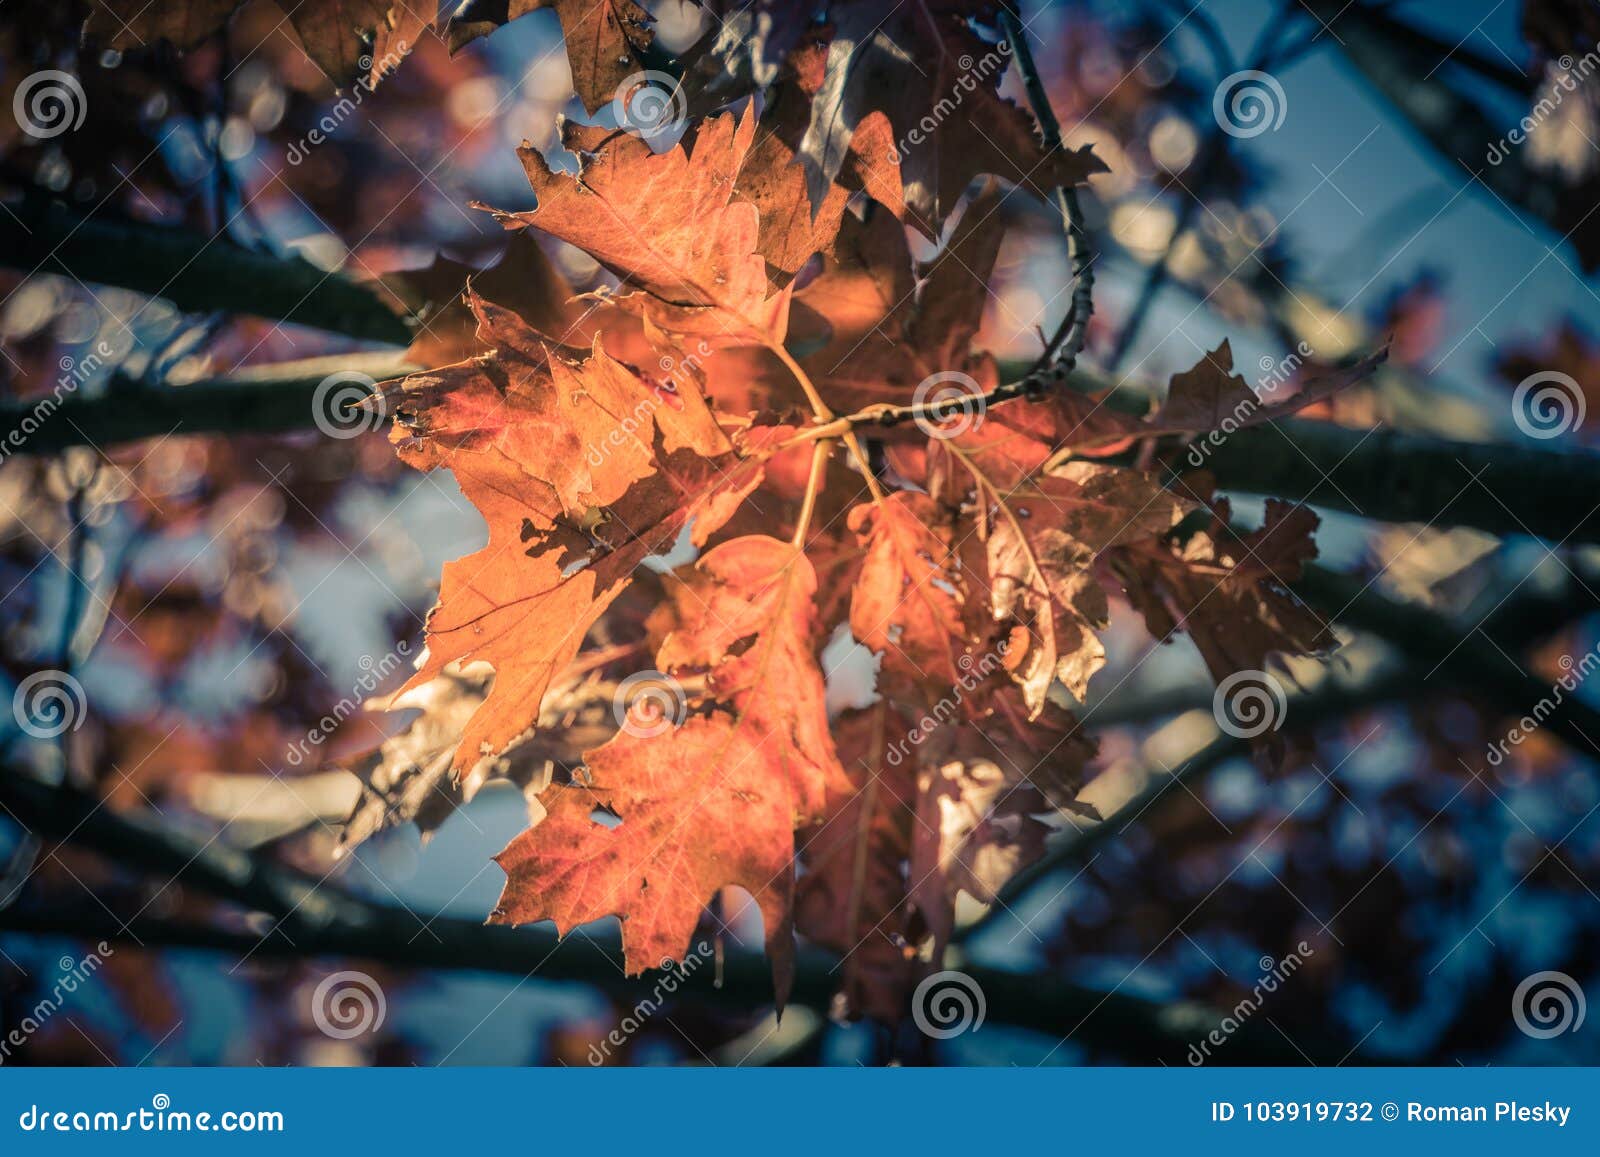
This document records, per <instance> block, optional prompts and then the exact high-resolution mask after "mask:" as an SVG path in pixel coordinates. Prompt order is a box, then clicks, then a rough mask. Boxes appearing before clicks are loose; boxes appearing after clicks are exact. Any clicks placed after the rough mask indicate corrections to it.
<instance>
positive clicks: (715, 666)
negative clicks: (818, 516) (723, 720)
mask: <svg viewBox="0 0 1600 1157" xmlns="http://www.w3.org/2000/svg"><path fill="white" fill-rule="evenodd" d="M816 597H817V579H816V573H815V571H814V569H813V568H812V565H811V562H810V560H809V559H807V558H806V556H805V555H804V554H803V553H801V552H800V551H799V550H797V549H796V548H795V547H794V546H792V545H790V544H788V543H785V542H780V541H779V540H777V539H775V538H768V537H765V536H763V535H747V536H745V537H743V538H736V539H733V540H731V541H729V542H725V543H722V544H720V545H719V546H717V547H715V548H714V549H712V550H711V551H709V552H707V554H706V555H705V556H704V557H703V558H701V559H700V561H699V562H697V563H696V564H695V566H694V572H693V574H692V576H691V577H690V579H689V580H688V581H686V582H684V583H680V584H678V585H677V586H676V587H675V588H674V589H673V591H672V600H673V605H674V608H675V610H676V624H677V625H676V627H675V629H674V630H673V631H672V633H671V634H669V635H668V636H667V637H666V639H665V640H664V641H663V642H662V644H661V649H660V651H659V652H658V653H657V655H656V661H657V663H658V664H660V666H661V669H662V670H664V671H666V672H668V673H669V674H672V675H674V676H677V677H680V678H684V677H691V676H704V677H705V678H706V680H707V687H708V692H707V693H708V694H711V695H714V696H715V697H716V700H717V701H718V702H720V703H725V704H727V705H728V706H729V707H730V708H731V709H732V710H733V711H734V712H735V713H736V714H737V716H738V720H739V723H740V725H741V726H745V725H748V726H751V727H754V728H756V729H757V730H759V731H760V732H762V734H763V735H764V736H765V737H766V738H765V740H764V742H766V743H767V744H768V745H769V747H770V749H771V750H770V753H769V756H768V757H769V759H770V760H771V761H772V762H773V764H774V765H775V766H776V767H777V768H779V769H781V771H782V773H783V774H784V775H785V776H786V777H787V779H788V781H789V786H790V790H791V794H792V798H793V799H794V801H795V808H796V817H797V819H799V820H802V821H804V820H809V819H812V818H815V817H816V816H818V815H820V814H822V811H823V808H824V807H825V805H826V794H827V789H828V787H829V785H830V784H833V785H838V784H839V783H840V781H841V779H842V775H843V773H842V771H841V769H840V767H839V757H838V754H837V753H836V752H835V750H834V746H833V739H832V736H831V734H830V733H829V728H828V715H827V704H826V699H825V689H824V686H823V679H822V671H821V669H820V668H819V667H818V665H817V659H816V656H815V653H814V651H815V647H816V645H817V639H816V635H817V629H816V610H815V603H816Z"/></svg>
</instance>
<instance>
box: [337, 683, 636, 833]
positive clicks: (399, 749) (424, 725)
mask: <svg viewBox="0 0 1600 1157" xmlns="http://www.w3.org/2000/svg"><path fill="white" fill-rule="evenodd" d="M493 682H494V671H493V670H492V669H491V668H490V667H489V666H488V664H486V663H485V664H475V665H469V667H468V669H467V670H464V671H458V670H455V669H448V670H446V671H445V672H444V673H443V674H441V675H440V676H439V677H438V678H436V679H433V680H432V681H430V682H428V683H424V684H423V685H422V686H420V687H416V688H414V689H412V690H411V691H409V692H406V693H404V694H397V695H393V696H385V697H383V698H380V699H376V700H369V701H367V702H366V703H365V704H363V706H364V707H365V708H366V710H368V711H374V712H402V713H403V712H414V713H415V716H416V717H415V718H414V719H413V720H412V721H411V722H410V723H409V724H408V725H407V726H406V727H405V728H404V729H403V730H402V731H400V732H398V733H397V734H395V735H393V736H391V737H389V738H388V739H386V740H384V742H383V743H382V744H380V745H379V746H378V747H377V748H375V749H374V750H372V751H369V752H366V753H364V754H363V755H361V757H360V758H359V759H356V760H355V761H353V762H352V763H350V764H349V767H348V770H349V771H350V772H351V774H353V775H355V776H356V777H357V778H358V779H359V780H360V781H361V794H360V796H359V797H358V798H357V800H356V802H355V805H354V806H353V807H352V808H351V812H350V815H349V816H348V817H347V818H346V820H345V821H344V824H343V825H342V826H341V827H340V829H339V847H340V851H341V852H342V851H346V850H348V849H350V848H353V847H355V846H356V845H358V844H361V843H363V842H365V841H366V840H367V839H370V838H371V837H372V836H374V835H376V834H377V833H379V832H381V831H384V830H386V829H388V828H392V827H395V826H397V825H399V824H403V823H414V824H416V826H417V831H418V833H419V834H420V835H421V837H422V842H423V843H427V841H428V840H429V838H430V837H431V836H432V835H433V833H434V832H435V831H436V830H437V829H438V827H439V826H440V825H441V824H442V823H444V821H445V820H447V819H449V818H450V816H452V815H454V814H455V812H456V809H457V808H460V807H463V806H465V805H466V804H468V803H470V802H471V801H472V799H473V798H474V797H475V796H476V795H477V793H478V791H479V790H480V789H481V788H482V787H483V786H484V784H486V783H488V782H489V781H491V780H503V781H508V782H510V783H511V784H513V785H514V786H515V787H516V788H517V789H518V790H520V791H521V792H522V793H523V796H524V798H525V799H526V801H527V804H528V818H529V823H530V824H536V823H538V822H539V821H540V820H541V819H542V818H543V816H544V814H545V812H544V807H543V805H542V804H540V803H539V798H538V797H539V794H540V793H541V792H543V791H544V790H545V789H546V788H548V787H549V786H550V783H551V779H552V776H553V774H554V773H555V771H556V770H557V769H558V767H557V765H558V762H559V764H560V765H561V767H562V769H563V770H570V769H571V768H572V767H575V766H577V765H579V764H580V763H581V753H582V751H583V749H584V748H585V747H586V746H591V745H596V744H598V743H600V742H601V741H603V740H604V739H605V738H607V737H608V736H609V735H610V734H611V730H612V726H608V725H614V720H613V718H612V705H611V698H610V697H609V696H607V697H606V698H605V700H604V702H603V703H601V704H596V703H595V702H594V701H593V700H591V699H588V698H586V697H585V696H584V695H583V694H582V691H581V688H574V689H572V691H571V692H570V693H568V694H566V695H562V694H561V693H560V692H559V691H555V692H553V693H552V694H551V695H550V696H548V697H547V702H546V704H545V709H544V712H543V715H542V716H541V718H540V720H539V722H540V725H541V727H544V726H546V725H553V724H556V723H558V722H559V723H560V724H561V726H560V727H559V728H558V729H555V730H554V731H545V732H541V734H540V735H538V736H535V737H534V738H533V739H531V740H528V741H526V742H523V743H520V744H518V745H517V746H516V747H514V748H513V749H512V750H511V751H509V752H507V753H506V755H505V756H504V757H502V758H495V759H483V760H480V761H478V763H477V764H476V765H475V766H474V767H473V768H472V770H471V771H469V772H468V773H467V774H466V775H462V776H458V775H456V774H455V773H454V762H455V754H456V749H457V748H458V747H459V746H460V745H461V735H462V732H463V731H464V730H465V729H466V726H467V723H468V722H469V721H470V720H471V719H472V717H473V716H474V715H475V714H477V712H478V709H479V708H480V707H482V706H483V701H484V699H485V697H486V696H487V695H488V693H489V688H490V686H491V685H492V684H493ZM552 700H553V702H552ZM597 708H598V709H597Z"/></svg>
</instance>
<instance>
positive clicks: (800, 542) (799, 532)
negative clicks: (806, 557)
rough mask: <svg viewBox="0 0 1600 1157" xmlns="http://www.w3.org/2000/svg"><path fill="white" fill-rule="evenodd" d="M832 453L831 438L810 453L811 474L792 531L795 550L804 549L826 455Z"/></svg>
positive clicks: (824, 472) (826, 468) (824, 471)
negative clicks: (797, 520) (797, 518)
mask: <svg viewBox="0 0 1600 1157" xmlns="http://www.w3.org/2000/svg"><path fill="white" fill-rule="evenodd" d="M832 453H833V439H832V438H823V439H822V440H820V441H819V442H818V443H817V445H816V448H815V449H814V450H812V451H811V473H810V475H809V476H808V477H807V478H806V496H805V499H804V501H803V502H802V503H801V505H800V520H799V522H798V523H797V524H796V526H795V529H794V548H795V549H796V550H804V549H805V545H806V532H807V531H808V530H810V529H811V515H812V514H813V513H814V512H815V511H816V509H817V493H818V492H819V491H820V490H821V489H822V479H823V477H824V476H825V475H826V474H827V472H828V455H830V454H832Z"/></svg>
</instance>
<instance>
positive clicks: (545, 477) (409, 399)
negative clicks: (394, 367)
mask: <svg viewBox="0 0 1600 1157" xmlns="http://www.w3.org/2000/svg"><path fill="white" fill-rule="evenodd" d="M469 301H470V304H471V306H472V309H473V311H474V313H475V315H476V316H477V318H478V321H479V337H480V339H481V340H482V341H483V342H485V344H488V345H491V346H493V347H495V350H494V352H493V353H492V354H489V355H486V356H484V357H482V358H479V359H476V360H473V361H470V362H464V363H460V364H458V365H454V366H447V367H445V368H443V369H440V370H437V371H433V372H431V373H426V374H418V375H415V376H413V377H410V378H406V379H404V380H403V381H401V382H400V383H399V384H398V386H397V387H395V388H394V389H393V390H391V391H390V398H391V401H392V403H393V405H394V407H395V409H396V417H397V425H396V429H395V432H394V434H393V436H392V440H393V441H394V443H395V445H396V447H397V449H398V451H399V453H400V456H401V458H402V459H404V460H405V461H406V462H408V463H409V464H411V465H413V466H416V467H417V468H419V469H431V468H435V467H447V468H449V469H450V470H451V471H452V472H453V473H454V474H455V476H456V480H457V482H458V483H459V484H460V486H461V489H462V492H463V493H464V494H465V495H466V497H467V499H468V500H469V501H470V502H472V504H473V505H474V506H476V507H477V508H478V511H479V512H480V513H481V514H482V515H483V517H484V521H485V522H486V523H487V524H488V527H489V543H488V545H487V546H486V547H485V548H484V549H482V550H480V551H478V552H477V553H476V554H472V555H468V556H467V557H465V558H462V559H458V560H456V561H455V562H453V563H450V564H448V565H447V566H446V567H445V571H444V577H443V582H442V586H441V590H440V597H439V602H438V605H437V606H435V607H434V609H433V610H432V611H431V612H430V614H429V616H428V623H427V643H428V657H427V662H426V663H425V664H424V665H423V667H422V668H421V670H419V671H418V672H417V674H416V675H415V676H414V677H413V679H412V680H411V682H410V683H409V684H408V685H407V687H408V689H409V688H411V687H416V686H420V685H421V684H423V683H425V682H427V681H428V680H430V679H433V678H435V677H436V676H437V675H439V674H440V673H441V672H442V671H443V670H444V668H445V667H446V666H447V665H448V664H450V663H454V662H463V663H464V662H468V661H476V660H481V661H484V662H487V663H489V664H491V665H492V666H493V667H494V669H495V672H496V675H495V680H494V685H493V687H492V689H491V690H490V692H489V695H488V697H487V698H486V699H485V701H484V705H483V707H482V708H480V709H479V711H478V712H477V713H476V714H475V715H474V716H473V717H472V720H471V722H470V723H469V724H468V725H467V727H466V728H465V730H464V732H463V738H462V743H461V746H460V748H459V750H458V751H457V753H456V758H455V763H454V766H455V769H456V772H457V773H458V774H462V773H465V772H467V771H468V770H470V769H471V768H472V766H473V765H474V763H475V762H476V761H477V760H478V759H479V758H480V757H482V756H485V755H498V754H500V753H501V752H503V751H504V750H505V749H506V748H507V747H509V746H510V745H511V744H512V743H513V742H515V741H516V740H517V739H518V738H519V737H520V736H522V735H524V734H525V733H526V732H528V731H529V730H530V729H531V728H532V727H533V725H534V723H535V721H536V720H537V718H538V714H539V704H540V700H541V699H542V698H543V696H544V693H545V691H546V690H547V689H548V688H549V685H550V681H551V679H552V678H553V677H554V676H555V675H556V674H557V673H558V672H559V671H560V670H561V668H562V667H564V666H565V665H566V664H567V663H568V662H570V661H571V660H572V658H573V657H574V656H575V655H576V654H577V652H578V649H579V647H580V646H581V645H582V642H583V638H584V635H585V634H586V633H587V632H588V630H589V628H590V627H592V626H593V625H594V623H595V622H596V620H598V618H599V617H600V615H601V614H603V613H604V611H605V610H606V608H607V607H608V606H609V605H610V603H611V602H612V600H614V599H615V598H616V597H617V595H618V594H620V593H621V591H622V589H623V588H624V587H625V586H626V585H627V583H628V581H629V578H630V576H631V574H632V572H633V570H634V569H635V568H636V567H637V566H638V565H639V563H640V562H641V561H643V559H644V558H645V557H646V556H648V555H650V554H652V553H655V552H657V551H660V550H664V549H665V548H666V547H667V546H669V545H671V543H672V542H673V541H674V540H675V539H676V537H677V536H678V534H679V533H680V532H681V531H682V530H683V529H684V528H685V527H686V526H688V525H689V524H690V523H691V522H692V523H693V524H694V530H693V537H694V539H695V541H696V542H699V543H703V542H704V541H705V539H706V536H708V535H709V534H711V533H712V532H713V531H714V530H715V529H716V528H717V527H718V526H720V525H721V524H722V523H723V522H724V521H726V520H727V518H728V517H729V516H730V515H731V514H732V513H733V511H734V510H735V509H737V506H738V504H739V502H740V501H741V500H742V499H743V497H744V495H746V494H748V493H749V491H750V490H751V489H752V488H753V487H754V486H755V485H756V484H757V482H759V480H760V461H761V459H762V457H763V456H764V453H765V452H764V451H760V450H757V451H756V452H754V453H751V454H744V453H741V452H740V451H739V450H738V449H736V448H735V447H734V446H733V445H732V444H731V443H730V442H729V440H728V439H727V437H726V436H725V435H724V433H723V432H722V430H721V429H720V428H719V426H718V425H717V423H716V420H715V419H714V418H713V417H712V415H711V412H710V410H709V409H708V408H707V406H706V403H705V400H704V398H702V397H701V396H700V395H699V393H698V392H697V391H696V390H694V389H693V388H692V386H691V385H690V384H689V383H687V382H674V383H662V382H657V381H653V380H650V379H647V378H645V377H642V376H640V375H639V374H637V373H636V372H634V371H633V370H632V369H630V368H628V367H627V366H624V365H622V364H621V363H619V362H616V361H614V360H612V359H611V358H610V357H609V356H607V354H606V352H605V349H604V347H603V346H602V345H601V344H600V343H599V342H598V341H596V343H595V345H594V348H593V350H592V351H591V352H590V354H589V356H588V357H587V358H584V359H581V360H579V359H573V358H571V357H570V356H569V355H570V351H560V350H554V349H552V348H550V347H549V346H547V345H545V344H544V343H543V341H542V340H541V339H540V338H539V335H538V334H537V333H536V332H535V331H534V330H532V329H530V328H529V327H528V326H527V324H526V323H525V322H523V321H522V320H521V319H520V318H519V317H517V315H516V314H514V313H512V312H511V311H509V310H503V309H500V308H498V307H496V306H493V305H491V304H489V303H487V302H484V301H483V300H482V299H481V298H478V297H477V296H476V295H475V294H474V295H470V296H469Z"/></svg>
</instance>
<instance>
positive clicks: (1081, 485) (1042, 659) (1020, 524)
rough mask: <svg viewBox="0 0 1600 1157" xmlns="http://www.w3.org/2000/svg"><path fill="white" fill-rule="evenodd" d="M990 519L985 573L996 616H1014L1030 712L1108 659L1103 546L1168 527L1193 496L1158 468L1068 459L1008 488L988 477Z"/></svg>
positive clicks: (1014, 650) (1014, 645)
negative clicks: (1055, 687)
mask: <svg viewBox="0 0 1600 1157" xmlns="http://www.w3.org/2000/svg"><path fill="white" fill-rule="evenodd" d="M980 490H987V497H982V496H980V501H983V502H984V504H985V507H986V513H985V518H986V519H988V520H991V521H990V529H989V532H988V536H987V550H986V555H987V563H988V565H987V575H988V589H989V598H990V608H991V612H992V614H993V616H994V619H995V621H996V622H1000V623H1006V622H1013V623H1015V624H1016V625H1017V626H1018V627H1020V628H1022V629H1021V630H1020V631H1014V632H1013V634H1012V636H1011V646H1010V648H1009V649H1008V650H1007V652H1006V665H1007V667H1009V668H1010V669H1011V671H1012V673H1013V675H1014V677H1015V678H1016V680H1017V682H1018V683H1019V684H1020V686H1021V687H1022V689H1023V694H1024V698H1025V699H1026V701H1027V704H1028V708H1029V711H1030V713H1032V714H1035V715H1036V714H1037V713H1038V712H1039V711H1041V710H1042V709H1043V707H1044V703H1045V697H1046V695H1047V694H1048V693H1049V690H1050V685H1051V683H1052V682H1053V681H1054V680H1056V679H1059V680H1061V682H1062V683H1063V685H1065V687H1066V688H1067V690H1068V691H1069V692H1071V694H1072V695H1074V696H1075V697H1076V698H1078V699H1079V700H1082V699H1084V698H1086V697H1087V693H1088V686H1089V678H1090V676H1092V675H1093V674H1094V673H1095V672H1096V671H1098V670H1099V669H1100V668H1101V666H1103V665H1104V663H1105V648H1104V647H1103V646H1102V645H1101V643H1100V640H1099V639H1098V638H1097V637H1096V633H1095V632H1096V631H1097V630H1099V629H1100V628H1103V627H1104V626H1105V625H1106V622H1107V619H1108V615H1109V607H1108V604H1107V601H1106V594H1105V590H1104V589H1103V588H1102V586H1101V585H1100V582H1099V579H1098V578H1097V577H1096V576H1095V574H1094V563H1095V560H1096V558H1097V557H1098V556H1099V554H1100V553H1101V552H1102V551H1104V550H1106V549H1107V548H1109V547H1112V546H1115V545H1117V544H1118V543H1124V542H1131V541H1133V540H1136V539H1140V538H1148V537H1150V536H1152V535H1158V534H1162V533H1164V532H1166V531H1167V530H1170V529H1171V528H1172V527H1173V526H1174V525H1176V524H1177V522H1178V520H1179V519H1180V518H1182V517H1183V514H1184V512H1185V511H1186V510H1187V509H1188V508H1189V506H1190V504H1189V503H1187V502H1186V501H1185V500H1184V499H1182V498H1179V497H1177V496H1176V495H1174V494H1172V493H1170V492H1168V491H1166V490H1164V489H1162V487H1161V486H1160V485H1159V483H1157V482H1156V481H1155V480H1154V479H1153V478H1151V477H1150V476H1148V475H1146V474H1144V473H1143V472H1140V471H1136V470H1125V469H1120V468H1118V467H1114V466H1105V465H1100V464H1098V463H1092V462H1070V463H1067V464H1066V465H1064V466H1062V467H1059V468H1057V469H1056V470H1054V471H1052V472H1051V473H1049V474H1043V475H1037V476H1033V477H1031V478H1029V479H1026V480H1024V481H1023V482H1020V483H1019V484H1017V485H1016V486H1013V487H1012V488H1010V489H1009V490H1008V491H1006V492H1004V493H1002V492H1000V491H999V490H998V489H996V488H994V487H993V486H992V485H991V484H987V483H985V484H984V486H983V487H980Z"/></svg>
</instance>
